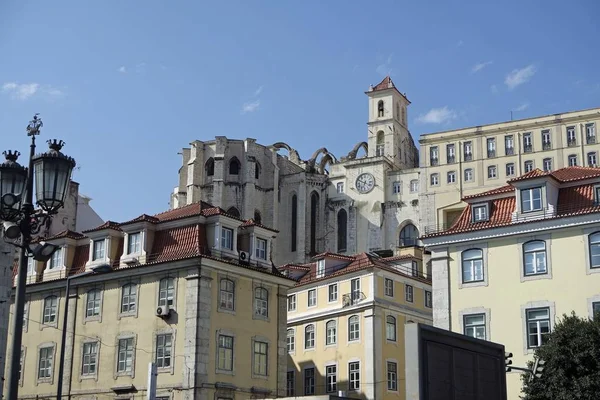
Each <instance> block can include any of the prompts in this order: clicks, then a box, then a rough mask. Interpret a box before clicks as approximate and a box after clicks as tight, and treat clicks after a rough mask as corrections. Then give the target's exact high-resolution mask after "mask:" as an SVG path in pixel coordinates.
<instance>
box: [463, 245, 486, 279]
mask: <svg viewBox="0 0 600 400" xmlns="http://www.w3.org/2000/svg"><path fill="white" fill-rule="evenodd" d="M462 281H463V283H469V282H481V281H483V250H481V249H470V250H465V251H463V252H462Z"/></svg>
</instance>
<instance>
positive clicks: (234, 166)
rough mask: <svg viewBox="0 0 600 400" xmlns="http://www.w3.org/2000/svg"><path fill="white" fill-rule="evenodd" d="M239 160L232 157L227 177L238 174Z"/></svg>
mask: <svg viewBox="0 0 600 400" xmlns="http://www.w3.org/2000/svg"><path fill="white" fill-rule="evenodd" d="M240 167H241V165H240V160H238V159H237V157H233V158H232V159H231V160H229V175H238V174H239V173H240Z"/></svg>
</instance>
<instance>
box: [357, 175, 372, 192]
mask: <svg viewBox="0 0 600 400" xmlns="http://www.w3.org/2000/svg"><path fill="white" fill-rule="evenodd" d="M374 187H375V177H374V176H373V175H371V174H369V173H368V172H367V173H364V174H360V175H359V176H358V178H356V190H358V191H359V192H360V193H369V192H370V191H371V190H373V188H374Z"/></svg>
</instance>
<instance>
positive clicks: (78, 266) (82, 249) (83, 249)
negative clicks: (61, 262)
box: [69, 244, 90, 275]
mask: <svg viewBox="0 0 600 400" xmlns="http://www.w3.org/2000/svg"><path fill="white" fill-rule="evenodd" d="M89 256H90V245H89V244H84V245H82V246H77V248H76V249H75V256H74V257H73V264H71V270H70V271H69V275H75V274H80V273H82V272H83V271H85V264H86V263H87V261H88V258H89Z"/></svg>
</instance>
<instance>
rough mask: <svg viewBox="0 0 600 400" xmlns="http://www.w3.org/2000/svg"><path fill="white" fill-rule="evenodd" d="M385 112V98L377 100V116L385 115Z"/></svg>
mask: <svg viewBox="0 0 600 400" xmlns="http://www.w3.org/2000/svg"><path fill="white" fill-rule="evenodd" d="M384 113H385V110H384V107H383V100H379V101H378V102H377V116H378V117H383V115H384Z"/></svg>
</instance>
